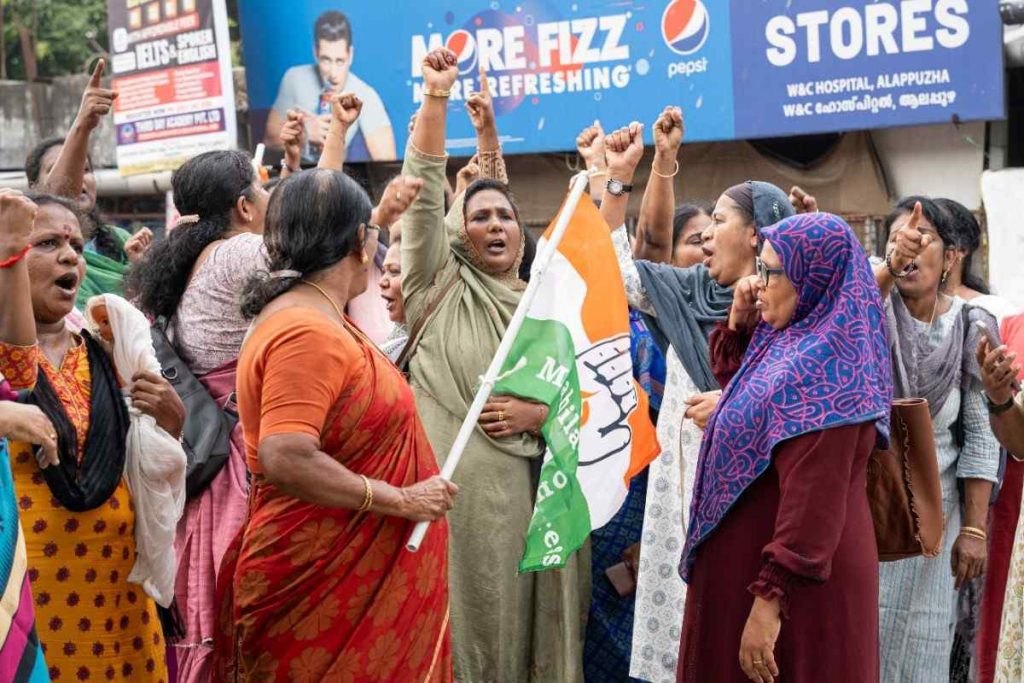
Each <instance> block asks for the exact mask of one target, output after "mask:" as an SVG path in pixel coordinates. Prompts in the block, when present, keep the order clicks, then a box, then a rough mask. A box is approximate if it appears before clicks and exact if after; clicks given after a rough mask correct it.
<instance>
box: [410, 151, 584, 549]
mask: <svg viewBox="0 0 1024 683" xmlns="http://www.w3.org/2000/svg"><path fill="white" fill-rule="evenodd" d="M589 182H590V176H589V174H588V173H587V172H586V171H584V172H581V173H578V174H576V176H574V177H573V180H572V185H571V188H570V190H569V198H568V199H567V200H566V202H565V205H564V206H563V207H562V211H561V213H560V214H558V222H557V223H555V229H554V230H553V231H552V233H551V239H550V240H548V242H547V244H545V245H544V251H543V252H541V254H540V257H539V258H538V259H537V261H536V262H535V263H534V266H533V271H532V272H531V274H530V284H528V285H527V286H526V291H525V292H523V298H522V299H521V300H520V301H519V306H518V307H517V308H516V312H515V314H514V315H513V316H512V320H510V321H509V323H508V328H507V329H506V330H505V336H503V337H502V338H501V344H499V345H498V350H497V352H496V353H495V354H494V358H493V359H492V360H491V364H490V366H489V367H488V368H487V372H486V373H485V374H484V376H483V377H482V378H481V382H480V388H479V389H478V390H477V392H476V397H475V398H474V399H473V403H472V404H471V405H470V406H469V412H468V413H467V414H466V419H465V420H463V422H462V427H461V428H460V429H459V433H458V435H457V436H456V437H455V442H454V443H453V444H452V448H451V450H450V451H449V452H448V458H447V459H446V460H445V461H444V467H443V468H442V469H441V477H442V478H444V479H448V480H450V479H451V478H452V475H453V474H454V473H455V468H456V467H458V466H459V461H460V460H461V459H462V453H463V451H465V450H466V444H468V443H469V437H470V436H471V435H472V434H473V430H474V429H476V425H477V421H478V420H479V419H480V413H481V412H483V409H484V405H485V404H486V403H487V399H488V398H490V396H491V390H492V389H494V385H495V383H496V382H497V381H498V379H499V377H498V373H500V372H501V368H502V367H503V366H504V365H505V359H506V358H508V354H509V351H511V349H512V343H513V342H514V341H515V338H516V335H517V334H519V328H521V327H522V326H523V321H524V320H525V319H526V313H527V311H529V310H530V304H531V303H532V302H533V299H534V297H536V296H537V292H539V291H540V289H541V286H542V285H543V284H544V274H545V273H546V272H547V270H548V266H549V265H550V264H551V259H552V258H553V257H554V255H555V251H557V249H558V245H559V243H560V242H561V241H562V237H563V235H565V231H566V230H567V229H568V227H569V220H570V219H571V218H572V215H573V213H574V212H575V211H576V205H577V204H579V201H580V197H582V196H583V193H584V191H586V189H587V184H588V183H589ZM429 525H430V522H419V523H417V524H416V528H414V529H413V530H412V534H411V535H410V536H409V541H408V542H407V543H406V544H405V547H406V548H407V549H408V550H409V551H410V552H416V551H417V550H419V549H420V544H421V543H423V537H424V536H426V534H427V527H428V526H429Z"/></svg>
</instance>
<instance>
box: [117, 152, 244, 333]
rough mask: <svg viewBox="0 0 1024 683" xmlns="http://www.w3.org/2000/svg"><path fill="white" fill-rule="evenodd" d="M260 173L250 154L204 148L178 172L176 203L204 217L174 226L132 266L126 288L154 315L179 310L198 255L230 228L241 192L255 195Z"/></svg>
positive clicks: (181, 209) (184, 211)
mask: <svg viewBox="0 0 1024 683" xmlns="http://www.w3.org/2000/svg"><path fill="white" fill-rule="evenodd" d="M255 180H256V173H255V171H254V170H253V168H252V163H251V162H250V160H249V156H248V155H247V154H245V153H244V152H239V151H214V152H204V153H202V154H199V155H197V156H194V157H192V158H191V159H189V160H188V161H186V162H185V163H184V164H182V166H181V167H180V168H179V169H178V170H177V171H175V172H174V175H173V176H172V177H171V187H172V188H173V189H174V206H175V207H176V208H177V209H178V211H179V212H181V215H182V216H188V215H196V216H199V221H198V222H196V223H186V224H183V225H180V226H179V227H177V228H175V229H174V230H172V231H171V233H170V235H169V236H168V237H167V239H165V240H162V241H160V242H157V243H155V244H154V245H153V246H152V247H150V248H149V250H148V251H147V252H146V256H145V258H144V259H143V260H142V261H141V262H140V263H136V264H135V265H134V266H132V268H131V269H130V270H129V271H128V277H127V281H126V283H125V285H126V289H127V291H129V292H130V293H131V294H132V295H133V296H135V297H137V299H138V302H137V303H138V306H139V308H141V309H142V310H143V311H144V312H146V313H148V314H149V315H151V316H154V317H158V316H164V317H166V318H170V317H171V316H173V315H174V313H175V312H176V311H177V310H178V304H179V303H180V302H181V297H182V296H183V295H184V294H185V288H186V287H187V286H188V281H189V277H190V275H191V274H192V269H193V268H194V267H195V264H196V259H198V258H199V255H200V254H202V253H203V250H204V249H206V247H208V246H209V245H210V244H211V243H213V242H215V241H217V240H219V239H223V238H224V236H225V235H226V234H227V233H228V231H229V230H230V229H231V212H232V210H233V209H234V207H235V203H236V202H237V201H238V198H239V197H243V196H244V197H246V198H249V199H251V198H252V186H253V182H254V181H255Z"/></svg>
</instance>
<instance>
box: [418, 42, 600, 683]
mask: <svg viewBox="0 0 1024 683" xmlns="http://www.w3.org/2000/svg"><path fill="white" fill-rule="evenodd" d="M458 76H459V73H458V67H457V62H456V58H455V55H454V54H453V53H452V52H451V51H449V50H446V49H443V48H442V49H437V50H434V51H433V52H431V53H429V54H428V55H427V57H426V58H425V59H424V61H423V77H424V87H425V90H424V94H425V98H424V102H423V106H422V108H421V109H420V112H419V114H418V116H417V117H416V122H415V124H414V128H413V133H412V137H411V139H410V144H409V148H408V150H407V152H406V157H405V165H404V168H403V171H402V172H403V174H406V175H413V176H416V177H418V178H422V179H423V182H424V186H423V189H422V191H421V192H420V195H419V196H418V197H417V199H416V201H415V202H414V203H413V205H412V206H411V207H410V209H409V211H408V212H407V213H406V215H405V218H404V219H403V228H402V273H403V281H402V289H403V294H404V297H405V307H406V316H407V321H408V325H409V328H410V342H409V343H410V344H411V345H415V353H414V354H413V355H412V356H411V361H410V365H409V379H410V384H411V385H412V388H413V392H414V393H415V395H416V402H417V407H418V409H419V412H420V415H421V416H422V419H423V423H424V425H425V427H426V429H427V434H428V437H429V438H430V442H431V444H432V445H433V447H434V451H435V453H436V454H437V456H438V457H439V458H444V457H445V456H446V455H447V454H448V452H449V450H450V448H451V446H452V444H453V442H454V441H455V437H456V434H457V432H458V431H459V427H460V425H461V423H462V421H463V419H464V418H465V416H466V415H467V413H468V412H469V408H470V403H471V402H472V401H473V398H474V394H475V393H476V387H477V384H478V380H479V376H480V375H481V374H482V373H483V372H484V370H485V369H486V368H487V367H488V364H489V363H490V362H491V360H492V357H493V356H494V355H495V350H496V349H497V347H498V345H499V342H500V341H501V339H502V337H503V335H504V333H505V331H506V327H507V325H508V323H509V321H510V320H511V318H512V317H513V314H514V312H515V310H516V307H517V306H518V304H519V301H520V297H521V295H522V290H523V289H524V288H525V284H524V283H523V282H522V281H521V280H520V279H519V277H518V268H519V263H520V261H521V259H522V255H523V250H524V244H525V235H524V231H523V229H522V227H521V226H520V225H519V219H518V213H517V210H516V207H515V204H514V203H513V202H512V200H511V198H510V195H509V192H508V189H507V186H506V185H505V184H504V183H501V182H499V181H494V180H487V179H485V180H480V181H477V182H475V183H473V184H472V185H470V186H469V188H467V190H466V192H465V194H464V195H463V196H462V197H456V199H455V202H454V204H455V209H456V210H455V211H454V212H453V219H452V220H450V221H449V223H448V225H450V226H452V227H453V228H454V229H446V222H445V215H444V178H445V166H446V162H447V157H446V155H445V131H446V120H447V114H448V96H449V93H450V89H451V87H452V86H453V84H454V82H455V80H456V79H457V78H458ZM489 99H490V97H489V94H488V89H487V83H486V80H484V81H483V82H482V84H481V92H480V93H475V94H474V95H472V96H471V97H470V98H469V100H468V102H467V107H468V108H469V109H470V111H471V115H472V114H473V112H474V109H476V110H477V111H478V112H480V111H481V107H482V106H483V112H484V115H485V117H486V119H487V120H486V122H485V125H484V126H483V127H482V129H481V131H480V133H479V135H478V139H479V140H480V143H481V147H482V148H481V149H480V152H481V153H493V152H495V151H497V150H498V149H499V144H498V136H497V131H496V128H495V127H494V120H493V112H489V104H488V103H489ZM459 214H461V216H460V215H459ZM458 218H461V220H458ZM470 340H471V341H470ZM546 418H547V410H546V408H545V407H544V406H540V405H539V404H534V403H529V402H527V401H523V400H521V399H517V398H513V397H494V399H493V400H492V401H491V402H490V403H489V404H488V405H487V406H485V407H484V412H483V414H482V416H481V419H480V423H481V424H480V428H479V429H475V430H473V432H472V435H471V436H470V439H469V443H468V447H467V448H466V456H467V457H466V458H465V459H464V460H463V461H462V464H461V466H460V469H459V472H458V477H457V479H456V481H457V482H458V483H459V485H460V487H461V490H462V495H461V496H460V500H459V505H458V506H457V507H456V508H455V509H454V510H453V511H452V513H451V514H450V515H449V523H450V525H451V534H452V540H451V545H450V558H449V577H450V585H451V586H452V595H451V624H452V654H453V660H454V663H455V674H456V678H457V679H459V680H465V681H483V680H492V681H510V682H511V681H528V680H559V681H577V680H580V679H581V640H582V637H581V621H582V616H583V615H584V614H585V605H584V604H583V602H584V599H585V597H584V596H586V595H587V589H586V586H585V584H583V583H582V582H583V581H584V577H585V576H586V573H585V572H583V573H581V572H579V571H578V561H577V558H572V559H571V560H570V562H569V564H568V566H566V568H565V569H563V570H561V571H557V572H542V573H537V574H534V573H527V574H517V571H516V567H517V564H518V562H519V560H520V558H521V556H522V554H523V548H524V536H525V533H526V530H527V528H528V526H529V524H530V519H531V516H532V513H533V497H534V491H535V487H536V479H535V477H536V470H537V469H538V468H539V459H540V457H541V455H542V454H543V452H544V447H543V445H542V443H541V441H540V439H539V438H538V436H537V432H538V431H539V429H540V426H541V425H542V424H543V422H544V420H545V419H546Z"/></svg>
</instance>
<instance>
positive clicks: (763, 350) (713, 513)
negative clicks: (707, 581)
mask: <svg viewBox="0 0 1024 683" xmlns="http://www.w3.org/2000/svg"><path fill="white" fill-rule="evenodd" d="M762 235H763V236H764V239H765V240H766V241H767V242H769V243H770V244H771V245H772V247H773V248H774V249H775V251H776V252H777V253H778V255H779V258H780V259H781V261H782V267H783V268H784V269H785V271H786V276H787V277H788V278H789V280H790V281H791V282H792V283H793V286H794V287H795V288H796V291H797V296H798V302H797V307H796V312H795V314H794V316H793V320H792V321H791V322H790V324H789V326H788V327H786V328H785V329H783V330H775V329H772V328H771V327H770V326H768V325H767V324H765V323H763V322H762V323H761V324H760V325H759V326H758V328H757V330H756V331H755V333H754V338H753V339H752V340H751V342H750V347H749V348H748V349H747V353H746V356H745V357H744V359H743V364H742V365H741V366H740V369H739V371H738V372H737V373H736V376H735V377H734V378H733V380H732V381H731V382H730V383H729V385H728V386H727V387H726V388H725V390H724V392H723V393H722V398H721V401H719V403H718V407H717V408H716V409H715V412H714V413H713V414H712V415H711V418H710V419H709V420H708V426H707V429H706V430H705V434H704V441H703V443H702V444H701V452H700V459H699V461H698V462H699V464H698V466H697V474H696V483H695V485H694V492H693V504H692V506H691V508H690V526H689V530H688V533H687V538H686V548H685V549H684V551H683V560H682V563H681V565H680V567H679V570H680V574H681V575H682V576H683V578H684V579H686V580H689V575H690V570H691V568H692V567H693V560H694V553H695V551H696V549H697V547H698V546H699V545H700V544H701V543H702V542H703V541H704V540H705V539H706V538H707V537H708V535H709V534H711V532H712V531H714V530H715V527H717V526H718V524H719V523H720V522H721V521H722V518H723V517H725V515H726V513H728V511H729V509H730V508H732V506H733V505H734V504H735V503H736V501H737V500H738V499H739V497H740V496H741V495H742V494H743V492H744V491H745V490H746V489H747V487H748V486H750V485H751V484H752V483H753V482H754V480H756V479H757V478H758V477H759V476H761V474H762V473H763V472H764V471H765V470H766V469H768V465H769V464H770V463H771V460H772V450H773V449H774V448H775V446H777V445H778V444H779V443H781V442H782V441H785V440H787V439H791V438H793V437H796V436H800V435H802V434H807V433H810V432H815V431H820V430H823V429H829V428H832V427H840V426H844V425H851V424H860V423H863V422H868V421H875V423H876V427H877V429H878V438H879V445H880V446H887V445H888V440H889V406H890V404H891V402H892V366H891V361H890V357H889V345H888V342H887V340H886V334H885V322H884V321H885V317H884V314H883V308H882V300H881V297H880V295H879V293H878V286H877V285H876V284H875V278H874V274H873V273H872V271H871V267H870V266H869V265H868V259H867V256H866V255H865V253H864V250H863V249H862V248H861V246H860V243H858V242H857V238H856V237H855V236H854V234H853V231H852V230H851V229H850V227H849V226H848V225H847V224H846V223H845V222H844V221H843V220H842V219H841V218H838V217H837V216H833V215H832V214H828V213H812V214H803V215H800V216H794V217H792V218H787V219H786V220H784V221H782V222H781V223H778V224H777V225H774V226H772V227H770V228H766V229H765V230H763V231H762Z"/></svg>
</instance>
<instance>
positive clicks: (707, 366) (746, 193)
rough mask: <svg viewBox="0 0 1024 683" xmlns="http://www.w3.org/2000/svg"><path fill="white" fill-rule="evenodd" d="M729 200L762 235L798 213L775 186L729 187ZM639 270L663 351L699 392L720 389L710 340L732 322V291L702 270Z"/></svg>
mask: <svg viewBox="0 0 1024 683" xmlns="http://www.w3.org/2000/svg"><path fill="white" fill-rule="evenodd" d="M725 195H726V196H728V197H729V198H730V199H732V200H733V201H734V202H736V203H737V204H739V205H740V206H741V207H743V208H744V209H746V211H747V212H748V213H750V214H751V215H752V216H754V224H755V225H756V226H757V230H758V231H759V232H760V230H761V229H762V228H767V227H768V226H770V225H775V224H776V223H778V222H779V221H781V220H782V219H783V218H789V217H790V216H792V215H794V214H795V213H796V212H795V211H794V210H793V205H792V204H790V203H789V196H788V195H787V194H786V193H784V192H783V191H782V190H780V189H779V188H777V187H775V186H774V185H772V184H771V183H764V182H761V181H758V180H750V181H747V182H745V183H741V184H739V185H735V186H733V187H731V188H729V189H728V190H726V191H725ZM636 267H637V270H638V271H639V272H640V281H641V282H642V283H643V286H644V290H645V291H646V292H647V298H648V299H650V300H651V303H652V304H653V305H654V310H655V311H656V312H657V313H658V316H657V317H652V316H649V315H645V316H644V321H645V322H646V323H647V328H648V329H649V330H650V331H651V336H653V337H654V341H655V343H657V345H658V347H659V348H660V349H661V350H662V352H665V351H667V347H668V345H669V344H671V345H672V347H673V348H674V349H675V350H676V355H677V356H679V361H680V362H681V363H682V365H683V367H684V368H685V369H686V372H687V374H688V375H690V379H692V380H693V382H694V384H696V385H697V388H698V389H700V390H701V391H713V390H715V389H718V388H719V386H718V381H717V380H716V379H715V375H714V373H713V372H712V371H711V359H710V349H709V348H708V337H709V336H710V335H711V331H712V330H713V329H714V328H715V323H718V322H723V321H725V320H727V319H728V318H729V308H730V307H731V306H732V290H731V289H729V288H727V287H723V286H722V285H720V284H718V283H717V282H715V281H714V280H713V279H712V278H711V274H710V273H708V269H707V268H705V267H704V266H703V265H696V266H691V267H689V268H676V267H674V266H670V265H666V264H662V263H651V262H649V261H637V263H636Z"/></svg>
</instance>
